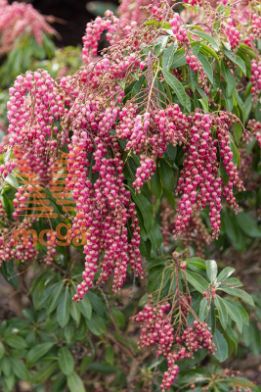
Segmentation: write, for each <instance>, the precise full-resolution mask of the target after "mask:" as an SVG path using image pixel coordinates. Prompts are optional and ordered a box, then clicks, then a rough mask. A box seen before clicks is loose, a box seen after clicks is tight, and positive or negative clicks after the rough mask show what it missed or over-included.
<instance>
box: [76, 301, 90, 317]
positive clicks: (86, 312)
mask: <svg viewBox="0 0 261 392" xmlns="http://www.w3.org/2000/svg"><path fill="white" fill-rule="evenodd" d="M76 305H77V306H79V309H80V311H81V313H82V315H83V317H84V318H86V319H87V320H90V319H91V318H92V305H91V303H90V300H89V298H88V297H84V298H83V300H82V301H81V302H80V303H78V304H76Z"/></svg>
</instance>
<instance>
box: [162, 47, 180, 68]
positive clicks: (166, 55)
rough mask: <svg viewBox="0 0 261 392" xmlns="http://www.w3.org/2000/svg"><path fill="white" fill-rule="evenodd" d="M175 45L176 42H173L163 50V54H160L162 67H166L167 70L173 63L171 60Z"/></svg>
mask: <svg viewBox="0 0 261 392" xmlns="http://www.w3.org/2000/svg"><path fill="white" fill-rule="evenodd" d="M177 47H178V46H177V44H175V43H174V44H172V45H171V46H169V47H168V48H166V49H165V50H164V52H163V56H162V67H163V69H166V70H167V71H169V70H170V68H171V66H172V64H173V61H174V55H175V53H176V51H177Z"/></svg>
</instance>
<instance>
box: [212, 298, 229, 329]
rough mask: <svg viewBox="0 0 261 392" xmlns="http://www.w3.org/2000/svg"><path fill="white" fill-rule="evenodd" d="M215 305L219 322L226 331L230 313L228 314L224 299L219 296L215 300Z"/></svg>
mask: <svg viewBox="0 0 261 392" xmlns="http://www.w3.org/2000/svg"><path fill="white" fill-rule="evenodd" d="M214 304H215V306H216V308H217V311H218V317H219V321H220V323H221V325H222V327H223V329H224V330H226V328H227V326H228V312H227V308H226V305H225V303H224V300H223V298H221V297H219V295H217V296H216V298H215V299H214Z"/></svg>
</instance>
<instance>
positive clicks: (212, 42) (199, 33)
mask: <svg viewBox="0 0 261 392" xmlns="http://www.w3.org/2000/svg"><path fill="white" fill-rule="evenodd" d="M192 34H195V35H197V36H199V37H200V38H203V39H204V40H205V41H207V42H208V43H209V44H210V45H211V46H212V48H213V49H215V50H216V51H218V50H219V43H218V42H217V41H216V40H215V39H214V38H213V37H212V36H211V35H209V34H207V33H204V32H203V31H199V30H195V29H193V31H192Z"/></svg>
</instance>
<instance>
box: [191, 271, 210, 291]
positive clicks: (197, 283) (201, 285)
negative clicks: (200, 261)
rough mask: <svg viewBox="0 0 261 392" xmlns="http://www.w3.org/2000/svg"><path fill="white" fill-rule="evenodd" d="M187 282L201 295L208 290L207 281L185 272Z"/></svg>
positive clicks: (193, 273) (195, 274)
mask: <svg viewBox="0 0 261 392" xmlns="http://www.w3.org/2000/svg"><path fill="white" fill-rule="evenodd" d="M186 278H187V281H188V282H189V283H190V284H191V286H193V287H194V288H195V289H196V290H197V291H199V292H200V293H201V294H202V293H204V291H206V290H207V288H208V281H207V280H206V279H205V278H203V276H201V275H200V274H198V273H196V272H190V271H186Z"/></svg>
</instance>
